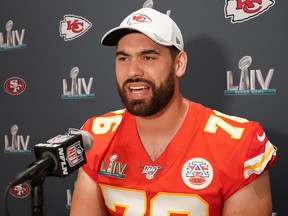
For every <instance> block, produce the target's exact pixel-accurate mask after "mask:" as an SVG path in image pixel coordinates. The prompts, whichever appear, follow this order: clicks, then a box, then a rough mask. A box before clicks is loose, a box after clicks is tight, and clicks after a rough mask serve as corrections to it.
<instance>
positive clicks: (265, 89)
mask: <svg viewBox="0 0 288 216" xmlns="http://www.w3.org/2000/svg"><path fill="white" fill-rule="evenodd" d="M251 64H252V57H251V56H244V57H242V58H241V59H240V60H239V63H238V68H239V69H240V81H239V85H234V78H233V72H232V71H227V90H225V91H224V94H225V95H275V94H276V89H269V86H270V83H271V80H272V77H273V73H274V69H269V70H268V73H267V75H266V78H265V79H264V78H263V75H262V72H261V70H260V69H252V70H249V67H250V66H251ZM249 73H250V74H249ZM256 78H257V81H258V83H259V85H258V86H259V87H260V89H257V88H256Z"/></svg>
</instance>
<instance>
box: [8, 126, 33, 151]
mask: <svg viewBox="0 0 288 216" xmlns="http://www.w3.org/2000/svg"><path fill="white" fill-rule="evenodd" d="M18 130H19V128H18V126H17V125H13V126H12V127H11V130H10V133H11V134H10V135H5V136H4V141H5V149H4V153H31V150H29V149H28V145H29V140H30V136H29V135H28V136H26V138H24V136H23V135H17V133H18Z"/></svg>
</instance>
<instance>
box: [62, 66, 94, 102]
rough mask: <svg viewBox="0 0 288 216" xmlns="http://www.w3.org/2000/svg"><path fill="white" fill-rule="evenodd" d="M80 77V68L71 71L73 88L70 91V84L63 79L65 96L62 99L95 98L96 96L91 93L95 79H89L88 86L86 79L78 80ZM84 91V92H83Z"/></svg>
mask: <svg viewBox="0 0 288 216" xmlns="http://www.w3.org/2000/svg"><path fill="white" fill-rule="evenodd" d="M78 75H79V68H78V67H73V68H72V69H71V71H70V77H71V88H70V90H68V82H67V80H66V79H63V95H62V99H79V98H94V97H95V94H93V93H90V92H91V88H92V84H93V77H90V78H89V81H88V84H87V82H86V80H85V79H84V78H77V76H78ZM82 90H84V92H83V91H82Z"/></svg>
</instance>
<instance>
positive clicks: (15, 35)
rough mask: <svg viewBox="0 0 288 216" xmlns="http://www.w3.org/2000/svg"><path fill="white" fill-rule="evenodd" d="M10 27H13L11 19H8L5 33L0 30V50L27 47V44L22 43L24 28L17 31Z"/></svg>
mask: <svg viewBox="0 0 288 216" xmlns="http://www.w3.org/2000/svg"><path fill="white" fill-rule="evenodd" d="M12 28H13V21H12V20H9V21H7V23H6V26H5V29H6V33H3V32H0V51H7V50H12V49H20V48H26V47H27V45H26V44H24V43H23V41H24V35H25V29H22V30H21V33H19V31H18V30H12ZM5 36H6V37H5Z"/></svg>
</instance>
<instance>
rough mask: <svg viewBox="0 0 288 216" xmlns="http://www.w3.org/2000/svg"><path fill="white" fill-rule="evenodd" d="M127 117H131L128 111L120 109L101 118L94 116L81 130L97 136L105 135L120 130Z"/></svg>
mask: <svg viewBox="0 0 288 216" xmlns="http://www.w3.org/2000/svg"><path fill="white" fill-rule="evenodd" d="M126 115H129V113H128V112H127V111H126V109H120V110H115V111H111V112H107V113H105V114H102V115H100V116H94V117H91V118H89V119H87V120H86V121H85V123H84V124H83V126H82V127H81V129H82V130H87V131H89V132H92V133H93V134H95V135H99V134H105V133H107V132H109V131H112V132H113V131H115V130H116V129H117V128H118V126H119V125H120V123H121V122H122V120H123V118H124V117H125V116H126Z"/></svg>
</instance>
